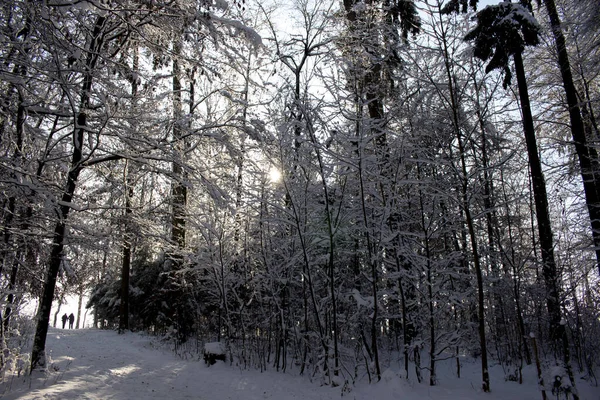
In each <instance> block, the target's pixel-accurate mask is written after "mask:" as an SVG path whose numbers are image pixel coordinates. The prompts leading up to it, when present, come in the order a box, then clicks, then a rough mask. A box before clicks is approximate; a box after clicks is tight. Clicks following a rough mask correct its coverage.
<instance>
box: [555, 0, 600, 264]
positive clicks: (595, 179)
mask: <svg viewBox="0 0 600 400" xmlns="http://www.w3.org/2000/svg"><path fill="white" fill-rule="evenodd" d="M544 4H545V6H546V11H547V12H548V16H549V18H550V26H551V27H552V34H553V35H554V41H555V42H556V50H557V53H558V66H559V68H560V74H561V76H562V81H563V86H564V88H565V94H566V97H567V106H568V107H569V119H570V122H571V133H572V136H573V142H574V144H575V151H576V152H577V156H578V158H579V167H580V169H581V178H582V180H583V190H584V192H585V200H586V203H587V208H588V214H589V216H590V221H591V226H592V235H593V239H594V245H595V247H596V258H597V260H596V261H597V264H598V265H597V267H598V273H600V203H599V200H600V191H599V186H600V170H599V168H598V165H597V162H596V161H597V160H594V159H593V157H592V154H591V152H592V151H594V152H595V149H591V148H590V147H589V145H588V141H587V138H586V136H585V129H584V124H583V119H582V118H581V109H580V107H579V101H578V99H577V90H576V88H575V84H574V83H573V74H572V71H571V64H570V62H569V55H568V53H567V45H566V40H565V36H564V34H563V32H562V27H561V22H560V17H559V16H558V12H557V10H556V4H555V3H554V0H544Z"/></svg>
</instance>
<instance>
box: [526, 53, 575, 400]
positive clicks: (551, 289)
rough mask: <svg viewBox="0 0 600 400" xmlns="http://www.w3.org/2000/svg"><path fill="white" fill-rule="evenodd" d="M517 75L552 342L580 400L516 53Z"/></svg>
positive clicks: (546, 201) (544, 189)
mask: <svg viewBox="0 0 600 400" xmlns="http://www.w3.org/2000/svg"><path fill="white" fill-rule="evenodd" d="M514 59H515V72H516V74H517V83H518V85H519V98H520V100H521V110H522V112H523V131H524V133H525V141H526V142H527V154H528V156H529V168H530V171H531V179H532V186H533V197H534V202H535V211H536V218H537V224H538V234H539V241H540V248H541V253H542V275H543V277H544V283H545V286H546V307H547V309H548V315H549V316H550V339H551V340H552V342H553V345H554V346H556V347H555V348H557V349H558V348H560V345H562V351H563V357H564V361H565V367H566V369H567V372H568V374H569V379H570V380H571V385H572V387H573V389H574V390H573V397H574V399H575V400H577V399H578V397H577V389H576V383H575V380H574V378H573V372H572V370H571V361H570V349H569V345H568V339H567V332H566V329H565V325H564V324H562V323H561V310H560V295H559V281H558V272H557V270H556V262H555V259H554V244H553V238H552V226H551V224H550V214H549V211H548V197H547V192H546V183H545V181H544V175H543V172H542V164H541V162H540V159H539V155H538V150H537V142H536V139H535V129H534V126H533V116H532V114H531V107H530V104H529V94H528V91H527V81H526V78H525V69H524V67H523V59H522V56H521V53H515V55H514Z"/></svg>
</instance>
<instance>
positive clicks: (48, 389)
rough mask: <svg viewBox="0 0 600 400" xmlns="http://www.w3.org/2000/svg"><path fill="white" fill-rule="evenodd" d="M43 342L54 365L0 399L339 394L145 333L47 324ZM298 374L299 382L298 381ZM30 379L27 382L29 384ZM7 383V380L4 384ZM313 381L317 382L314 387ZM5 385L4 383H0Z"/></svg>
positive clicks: (317, 397) (204, 399)
mask: <svg viewBox="0 0 600 400" xmlns="http://www.w3.org/2000/svg"><path fill="white" fill-rule="evenodd" d="M47 347H48V348H49V349H52V354H51V358H52V361H53V363H54V365H56V366H57V367H58V368H59V370H58V371H57V372H56V373H54V372H53V373H52V374H49V375H48V376H41V375H42V374H40V375H38V376H37V377H35V376H34V378H33V379H32V380H31V381H30V380H29V379H26V380H24V379H23V378H21V379H17V378H14V380H13V381H12V382H9V383H8V384H9V385H10V388H9V390H8V392H7V393H4V396H3V395H2V394H3V393H2V392H0V397H1V398H2V399H7V400H8V399H27V400H33V399H56V400H58V399H60V400H67V399H90V400H109V399H110V400H130V399H161V400H162V399H195V400H213V399H215V400H216V399H219V400H226V399H247V400H257V399H261V400H263V399H306V400H321V399H323V400H325V399H330V398H331V399H334V398H335V399H339V397H340V394H339V393H340V391H339V389H337V390H336V389H332V388H326V387H318V386H316V385H312V384H310V383H308V382H306V381H304V380H303V379H302V378H300V377H294V376H292V375H288V374H277V375H276V377H277V379H276V380H274V379H272V378H273V376H274V375H273V374H271V373H267V374H261V373H260V372H258V371H243V372H241V371H240V370H237V369H235V368H231V367H229V365H225V364H223V363H217V364H216V365H214V366H212V367H210V368H209V367H206V366H205V365H204V363H203V362H197V361H184V360H181V359H179V358H177V357H176V356H175V355H173V354H172V353H170V352H168V351H163V350H159V349H155V348H153V347H152V345H151V341H150V339H149V338H146V337H144V336H141V335H137V334H131V333H130V334H126V335H118V334H117V333H116V332H113V331H103V330H94V329H80V330H62V329H52V330H51V331H50V332H49V333H48V342H47ZM299 379H300V380H302V381H303V383H301V382H299ZM30 384H31V387H30ZM7 386H8V385H7ZM315 386H316V387H315ZM4 389H5V390H6V389H7V388H6V387H4Z"/></svg>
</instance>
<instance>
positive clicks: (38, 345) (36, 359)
mask: <svg viewBox="0 0 600 400" xmlns="http://www.w3.org/2000/svg"><path fill="white" fill-rule="evenodd" d="M105 21H106V17H104V16H98V17H96V22H95V24H94V29H93V32H92V37H91V40H90V46H89V48H88V55H87V59H86V64H85V65H86V69H85V71H86V73H85V75H84V79H83V83H82V87H81V101H80V106H79V107H80V108H79V112H78V113H77V115H76V118H75V121H76V123H75V126H74V127H73V153H72V158H71V165H70V170H69V173H68V175H67V182H66V184H65V189H64V192H63V195H62V197H61V202H60V206H59V207H58V209H57V217H58V221H57V222H56V226H55V228H54V234H53V237H52V246H51V250H50V257H49V261H48V270H47V272H46V279H45V281H44V289H43V292H42V296H41V298H40V304H39V309H38V314H37V317H36V318H37V326H36V330H35V335H34V339H33V348H32V351H31V368H30V371H31V372H33V371H34V370H36V369H38V368H45V367H46V363H47V360H46V336H47V334H48V325H49V321H50V309H51V308H52V301H53V299H54V289H55V288H56V279H57V277H58V271H59V269H60V264H61V261H62V253H63V248H64V243H65V238H66V233H67V217H68V215H69V211H70V210H71V208H70V206H69V204H71V201H72V200H73V195H74V194H75V188H76V186H77V180H78V179H79V174H80V173H81V171H82V169H83V165H82V164H81V161H82V159H83V142H84V136H85V132H86V129H87V128H86V125H87V115H86V111H87V109H88V106H89V101H90V92H91V89H92V81H93V72H94V69H95V67H96V62H97V60H98V54H99V50H100V48H101V46H102V39H101V32H102V29H103V27H104V23H105Z"/></svg>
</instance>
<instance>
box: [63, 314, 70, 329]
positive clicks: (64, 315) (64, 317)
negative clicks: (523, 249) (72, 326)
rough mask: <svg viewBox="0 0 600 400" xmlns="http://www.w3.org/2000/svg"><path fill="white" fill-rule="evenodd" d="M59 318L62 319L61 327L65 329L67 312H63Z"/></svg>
mask: <svg viewBox="0 0 600 400" xmlns="http://www.w3.org/2000/svg"><path fill="white" fill-rule="evenodd" d="M61 319H62V323H63V329H65V324H66V323H67V320H68V319H69V317H67V313H64V314H63V316H62V318H61Z"/></svg>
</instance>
